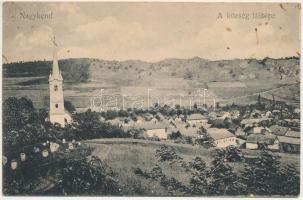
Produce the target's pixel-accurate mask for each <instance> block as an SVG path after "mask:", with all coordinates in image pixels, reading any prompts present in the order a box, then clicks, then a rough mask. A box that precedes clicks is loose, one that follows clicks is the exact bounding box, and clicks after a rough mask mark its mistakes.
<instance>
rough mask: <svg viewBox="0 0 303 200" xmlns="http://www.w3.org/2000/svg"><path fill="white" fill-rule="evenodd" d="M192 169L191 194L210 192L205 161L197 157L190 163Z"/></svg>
mask: <svg viewBox="0 0 303 200" xmlns="http://www.w3.org/2000/svg"><path fill="white" fill-rule="evenodd" d="M189 167H190V168H191V169H192V177H191V178H190V185H189V193H190V194H191V195H207V194H208V193H209V187H208V186H209V185H208V179H207V178H208V174H209V171H208V169H207V166H206V163H205V161H203V160H202V159H201V158H200V157H196V158H195V159H194V160H193V161H192V162H190V163H189Z"/></svg>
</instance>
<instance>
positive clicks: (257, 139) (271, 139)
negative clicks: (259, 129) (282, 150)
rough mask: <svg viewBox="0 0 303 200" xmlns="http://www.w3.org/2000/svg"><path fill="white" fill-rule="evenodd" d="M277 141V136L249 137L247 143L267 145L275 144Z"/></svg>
mask: <svg viewBox="0 0 303 200" xmlns="http://www.w3.org/2000/svg"><path fill="white" fill-rule="evenodd" d="M276 139H277V136H275V135H249V136H247V140H246V142H247V143H253V144H257V143H265V144H273V143H274V141H275V140H276Z"/></svg>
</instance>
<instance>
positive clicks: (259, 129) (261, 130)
mask: <svg viewBox="0 0 303 200" xmlns="http://www.w3.org/2000/svg"><path fill="white" fill-rule="evenodd" d="M245 131H246V133H247V135H251V134H271V130H270V129H269V128H266V127H265V128H264V127H260V126H257V127H250V128H248V129H246V130H245Z"/></svg>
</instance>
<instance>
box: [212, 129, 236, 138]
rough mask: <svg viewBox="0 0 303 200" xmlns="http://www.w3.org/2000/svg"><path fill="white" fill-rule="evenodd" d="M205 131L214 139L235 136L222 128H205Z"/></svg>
mask: <svg viewBox="0 0 303 200" xmlns="http://www.w3.org/2000/svg"><path fill="white" fill-rule="evenodd" d="M207 133H208V134H209V136H210V137H211V138H213V139H214V140H219V139H224V138H230V137H235V135H234V134H232V133H231V132H229V131H228V130H227V129H224V128H209V129H207Z"/></svg>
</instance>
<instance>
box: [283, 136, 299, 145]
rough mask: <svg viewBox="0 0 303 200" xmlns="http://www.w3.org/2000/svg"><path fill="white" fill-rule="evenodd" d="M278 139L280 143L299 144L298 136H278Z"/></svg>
mask: <svg viewBox="0 0 303 200" xmlns="http://www.w3.org/2000/svg"><path fill="white" fill-rule="evenodd" d="M278 140H279V141H280V142H281V143H287V144H300V138H293V137H285V136H278Z"/></svg>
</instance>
